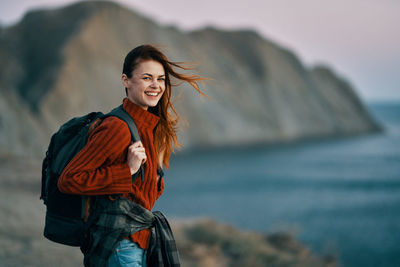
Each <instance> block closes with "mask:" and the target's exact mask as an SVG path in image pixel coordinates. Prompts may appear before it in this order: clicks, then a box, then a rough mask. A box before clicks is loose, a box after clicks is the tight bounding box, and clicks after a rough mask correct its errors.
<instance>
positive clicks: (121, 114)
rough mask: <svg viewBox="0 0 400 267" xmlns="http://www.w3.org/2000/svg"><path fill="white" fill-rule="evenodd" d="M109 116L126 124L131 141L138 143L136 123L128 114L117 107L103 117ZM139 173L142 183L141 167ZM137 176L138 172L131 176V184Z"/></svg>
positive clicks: (138, 136) (120, 106) (142, 172)
mask: <svg viewBox="0 0 400 267" xmlns="http://www.w3.org/2000/svg"><path fill="white" fill-rule="evenodd" d="M109 116H115V117H117V118H119V119H121V120H122V121H124V122H125V123H126V124H128V127H129V131H130V132H131V137H132V141H133V142H137V141H140V135H139V132H138V130H137V126H136V123H135V121H134V120H133V119H132V117H131V116H130V115H129V114H128V112H126V111H125V110H124V109H123V107H122V105H119V106H118V107H116V108H114V109H113V110H111V111H110V112H109V113H107V114H105V115H104V117H109ZM139 172H140V173H141V178H142V182H144V171H143V167H142V165H141V166H140V169H139ZM137 175H138V172H137V173H135V174H133V175H132V182H133V181H134V180H135V178H136V177H137Z"/></svg>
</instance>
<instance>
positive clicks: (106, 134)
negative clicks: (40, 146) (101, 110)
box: [57, 117, 132, 195]
mask: <svg viewBox="0 0 400 267" xmlns="http://www.w3.org/2000/svg"><path fill="white" fill-rule="evenodd" d="M130 141H131V134H130V132H129V128H128V126H127V125H126V124H125V123H124V122H123V121H121V120H119V119H118V118H115V117H108V118H106V119H104V120H103V122H102V123H101V124H100V125H99V126H97V127H96V128H95V129H94V130H93V131H92V133H91V134H90V136H89V138H88V142H87V144H86V145H85V146H84V147H83V149H82V150H81V151H79V153H78V154H76V155H75V157H74V158H73V159H72V160H71V161H70V162H69V163H68V165H67V166H66V167H65V168H64V170H63V172H62V173H61V175H60V178H59V180H58V184H57V185H58V188H59V190H60V191H61V192H63V193H67V194H81V195H103V194H117V193H129V192H130V191H131V189H132V176H131V173H130V168H129V166H128V163H127V162H126V160H125V162H118V163H116V159H117V158H118V157H120V156H121V154H122V153H125V152H126V148H127V147H128V146H129V144H130Z"/></svg>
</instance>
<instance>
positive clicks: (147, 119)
mask: <svg viewBox="0 0 400 267" xmlns="http://www.w3.org/2000/svg"><path fill="white" fill-rule="evenodd" d="M123 108H124V109H125V110H126V111H127V112H128V113H129V115H131V117H132V118H133V120H134V121H135V123H136V124H137V126H138V128H145V129H149V130H153V129H154V128H155V127H156V125H157V123H158V121H159V120H160V117H159V116H157V115H154V114H153V113H151V112H150V111H147V110H144V109H143V108H141V107H140V106H138V105H137V104H135V103H133V102H132V101H131V100H130V99H129V98H127V97H125V98H124V100H123Z"/></svg>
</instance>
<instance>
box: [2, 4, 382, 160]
mask: <svg viewBox="0 0 400 267" xmlns="http://www.w3.org/2000/svg"><path fill="white" fill-rule="evenodd" d="M144 43H151V44H155V45H157V46H159V47H160V48H161V49H162V50H163V51H164V52H165V53H166V54H167V55H168V56H169V58H170V59H171V60H173V61H194V62H197V66H198V70H199V73H200V74H201V75H202V76H206V77H210V78H212V79H213V80H212V81H210V82H208V83H206V84H204V85H202V88H203V89H204V91H206V93H207V94H209V95H210V96H211V97H212V98H213V99H214V100H215V101H209V100H205V101H203V99H202V98H201V97H199V95H198V94H197V93H196V92H195V91H194V90H193V89H192V88H190V86H188V85H186V84H183V85H181V86H179V87H177V88H175V92H174V94H175V96H178V95H179V94H181V98H179V99H177V102H176V107H177V110H178V111H179V113H180V114H181V115H182V118H183V119H184V120H185V121H186V122H188V124H189V127H186V128H184V130H185V131H184V132H181V133H180V140H181V142H182V143H183V144H184V145H185V146H186V147H193V146H221V145H238V144H248V143H256V142H281V141H291V140H297V139H302V138H311V137H324V136H336V135H343V134H346V135H347V134H359V133H366V132H371V131H375V130H378V129H379V128H380V127H379V125H377V123H376V122H374V121H373V120H372V118H371V117H370V116H369V114H368V112H367V110H366V109H365V107H364V106H363V104H362V103H361V101H360V100H359V98H358V97H357V95H356V94H355V93H354V90H353V88H352V87H351V85H350V84H349V83H348V82H347V81H345V80H344V79H342V78H340V77H338V76H337V75H336V74H335V73H334V72H333V71H332V70H330V69H329V68H327V67H325V66H316V67H314V68H312V69H311V70H310V69H308V68H307V67H305V66H304V65H303V64H302V63H301V62H300V61H299V59H298V58H297V57H296V56H295V55H294V54H293V53H292V52H291V51H288V50H287V49H284V48H282V47H280V46H279V45H277V44H275V43H273V42H271V41H270V40H266V39H265V38H262V37H261V36H260V35H258V34H257V33H256V32H254V31H251V30H238V31H222V30H218V29H215V28H210V27H207V28H204V29H201V30H197V31H192V32H188V33H185V32H181V31H180V30H178V29H177V28H175V27H173V26H162V25H158V24H156V23H155V22H153V21H151V20H150V19H148V18H145V17H143V16H141V15H140V14H137V13H136V12H134V11H132V10H129V9H126V8H124V7H122V6H120V5H118V4H115V3H111V2H106V1H85V2H79V3H75V4H72V5H69V6H66V7H64V8H60V9H52V10H36V11H31V12H29V13H28V14H26V16H25V17H24V18H23V19H22V21H21V22H19V23H18V24H16V25H14V26H12V27H9V28H4V29H2V31H1V36H0V57H1V61H0V65H1V69H2V70H3V71H2V72H1V73H0V93H1V96H2V99H3V102H2V103H1V104H2V105H1V106H0V108H1V109H2V111H3V112H2V113H1V114H0V136H1V140H2V141H1V142H0V149H1V150H5V151H9V152H12V153H20V152H21V151H24V153H26V151H29V152H30V153H33V154H36V155H37V154H39V155H42V154H43V153H44V151H45V149H46V146H47V144H48V141H49V137H50V134H51V133H53V132H54V131H55V130H57V129H58V127H59V126H60V125H61V123H63V122H65V121H66V120H68V119H69V118H71V117H73V116H79V115H83V114H84V113H87V112H90V111H94V110H100V111H103V112H107V111H109V110H110V109H111V108H112V107H114V106H116V105H119V104H120V103H121V99H122V97H124V95H125V92H124V89H123V87H122V85H121V82H120V76H121V70H122V62H123V59H124V56H125V55H126V53H127V52H128V51H129V50H131V49H132V48H134V47H136V46H137V45H140V44H144Z"/></svg>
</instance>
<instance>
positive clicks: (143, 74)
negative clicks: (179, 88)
mask: <svg viewBox="0 0 400 267" xmlns="http://www.w3.org/2000/svg"><path fill="white" fill-rule="evenodd" d="M143 75H149V76H151V77H153V75H152V74H150V73H147V72H145V73H143ZM161 76H165V74H161V75H158V77H161Z"/></svg>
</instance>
